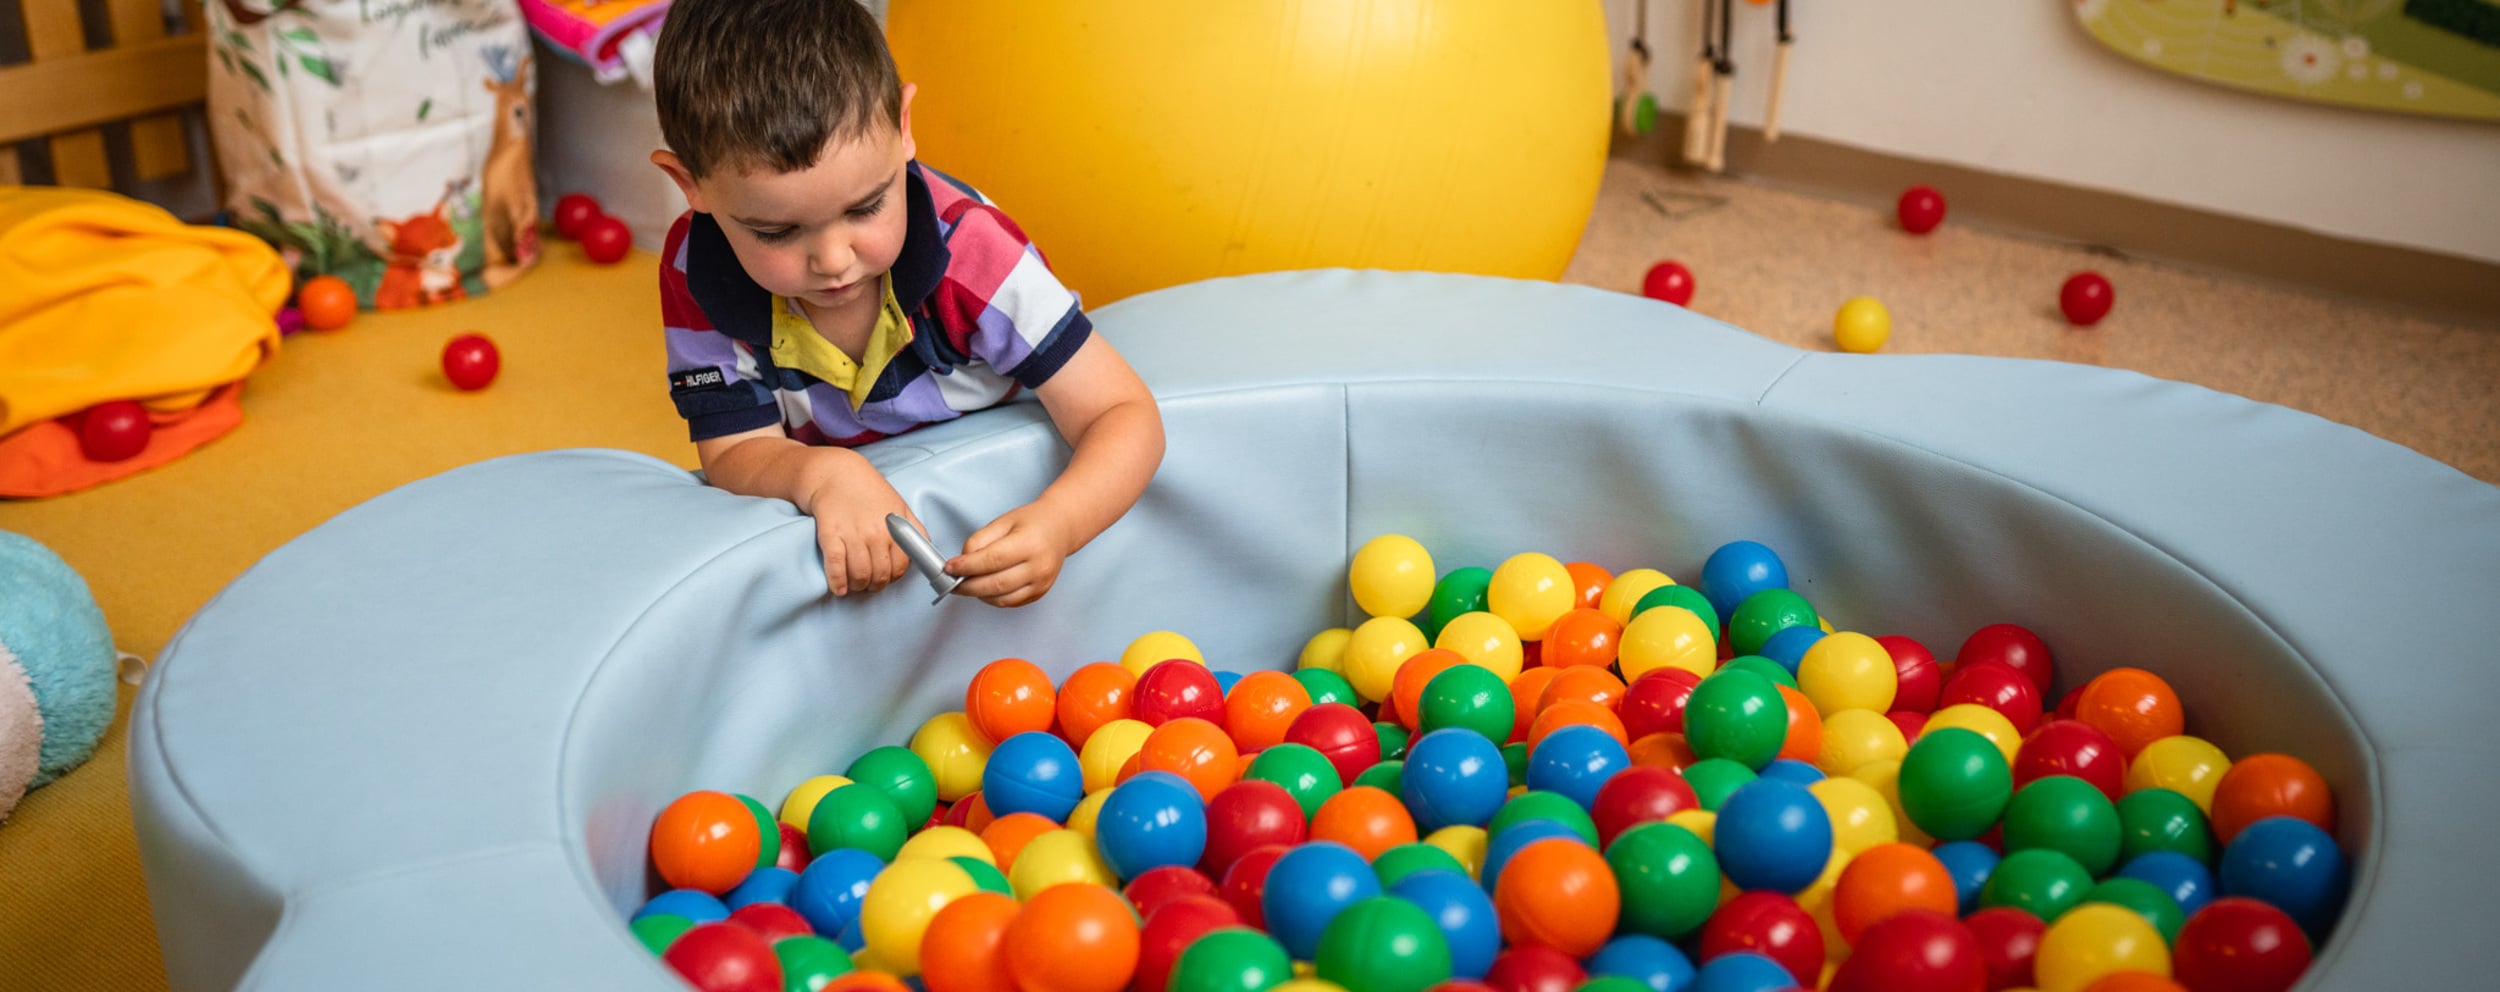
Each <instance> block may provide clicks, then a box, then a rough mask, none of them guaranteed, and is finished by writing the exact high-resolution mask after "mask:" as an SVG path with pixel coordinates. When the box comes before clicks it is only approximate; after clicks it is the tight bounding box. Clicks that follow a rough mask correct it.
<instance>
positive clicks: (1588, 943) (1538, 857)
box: [1493, 838, 1622, 957]
mask: <svg viewBox="0 0 2500 992" xmlns="http://www.w3.org/2000/svg"><path fill="white" fill-rule="evenodd" d="M1493 906H1494V910H1495V912H1496V913H1497V915H1498V916H1499V917H1500V919H1501V924H1502V936H1503V937H1505V938H1507V939H1509V940H1510V942H1511V943H1514V944H1538V945H1543V946H1546V947H1551V948H1553V949H1555V950H1558V951H1561V952H1563V953H1565V954H1569V955H1571V956H1573V957H1587V956H1588V955H1589V954H1591V953H1594V952H1595V951H1596V950H1597V948H1598V946H1599V945H1601V944H1604V943H1605V942H1606V938H1607V937H1608V936H1610V935H1612V934H1613V933H1614V929H1615V920H1616V915H1617V913H1618V912H1619V911H1620V907H1621V906H1622V895H1621V892H1620V891H1619V890H1618V889H1617V888H1616V885H1615V876H1614V871H1613V870H1612V869H1611V868H1609V867H1608V866H1607V864H1606V859H1605V857H1604V856H1603V855H1600V854H1598V853H1597V851H1595V850H1593V849H1591V848H1590V847H1589V846H1588V845H1586V844H1582V843H1580V841H1579V840H1578V839H1577V838H1571V839H1564V838H1548V839H1545V840H1539V841H1537V842H1535V843H1532V844H1529V845H1527V846H1526V847H1522V848H1520V849H1519V853H1517V854H1515V855H1513V856H1512V857H1511V859H1510V862H1509V864H1508V865H1507V866H1506V867H1505V868H1504V870H1503V871H1502V873H1501V876H1500V880H1499V881H1498V882H1497V883H1496V884H1495V887H1494V890H1493Z"/></svg>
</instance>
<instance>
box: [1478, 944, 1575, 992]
mask: <svg viewBox="0 0 2500 992" xmlns="http://www.w3.org/2000/svg"><path fill="white" fill-rule="evenodd" d="M1588 977H1589V976H1588V972H1587V971H1585V970H1583V969H1582V968H1581V967H1580V962H1579V961H1577V960H1575V959H1573V958H1572V956H1571V955H1568V954H1565V953H1563V952H1561V951H1557V950H1555V949H1553V948H1551V947H1546V946H1543V945H1541V944H1522V945H1519V946H1515V947H1512V948H1511V949H1509V950H1507V951H1503V952H1502V953H1501V956H1499V957H1496V958H1494V959H1493V967H1492V968H1491V969H1489V970H1487V971H1486V972H1485V973H1484V984H1486V985H1490V986H1492V987H1493V992H1571V990H1573V989H1576V988H1579V987H1580V983H1581V982H1583V981H1586V980H1588Z"/></svg>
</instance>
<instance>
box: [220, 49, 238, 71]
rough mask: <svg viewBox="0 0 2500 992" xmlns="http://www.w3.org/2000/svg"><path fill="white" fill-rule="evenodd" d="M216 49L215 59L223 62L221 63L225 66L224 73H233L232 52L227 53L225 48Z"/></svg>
mask: <svg viewBox="0 0 2500 992" xmlns="http://www.w3.org/2000/svg"><path fill="white" fill-rule="evenodd" d="M216 51H217V61H218V62H219V63H221V64H223V65H224V66H225V67H226V75H229V76H231V75H234V56H233V55H232V54H229V53H228V52H227V51H226V50H225V49H223V48H219V49H217V50H216Z"/></svg>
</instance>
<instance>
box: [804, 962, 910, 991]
mask: <svg viewBox="0 0 2500 992" xmlns="http://www.w3.org/2000/svg"><path fill="white" fill-rule="evenodd" d="M853 961H854V962H855V963H856V964H857V965H858V967H857V969H856V970H853V971H848V972H844V973H843V974H840V975H836V976H834V978H833V980H832V981H830V982H826V983H825V985H824V987H823V988H821V989H818V990H817V992H913V989H912V987H911V986H910V985H907V984H904V982H903V980H902V979H900V978H897V977H895V976H893V975H892V974H889V973H887V972H885V971H882V970H879V969H878V966H877V962H876V960H875V959H874V958H870V957H858V958H854V959H853Z"/></svg>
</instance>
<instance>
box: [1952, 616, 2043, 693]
mask: <svg viewBox="0 0 2500 992" xmlns="http://www.w3.org/2000/svg"><path fill="white" fill-rule="evenodd" d="M1953 663H1954V664H1955V665H1956V666H1959V667H1957V669H1956V670H1957V671H1958V670H1959V669H1960V668H1968V667H1970V666H1972V665H2003V666H2005V667H2007V668H2011V669H2013V670H2015V671H2017V672H2021V673H2023V677H2024V678H2026V679H2030V680H2031V687H2032V688H2033V689H2035V690H2038V691H2039V693H2040V698H2041V699H2047V698H2049V686H2050V684H2052V683H2054V682H2056V681H2057V659H2056V658H2055V657H2054V656H2053V655H2051V654H2050V653H2049V644H2048V642H2047V641H2043V640H2041V639H2040V635H2038V634H2034V633H2032V632H2031V631H2030V630H2029V629H2028V628H2025V627H2021V626H2018V625H2015V624H2010V623H1992V624H1989V625H1987V626H1985V627H1981V628H1979V629H1978V630H1975V631H1972V632H1971V635H1970V636H1969V637H1967V638H1964V639H1963V640H1962V650H1961V652H1960V653H1958V654H1956V655H1954V656H1953Z"/></svg>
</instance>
